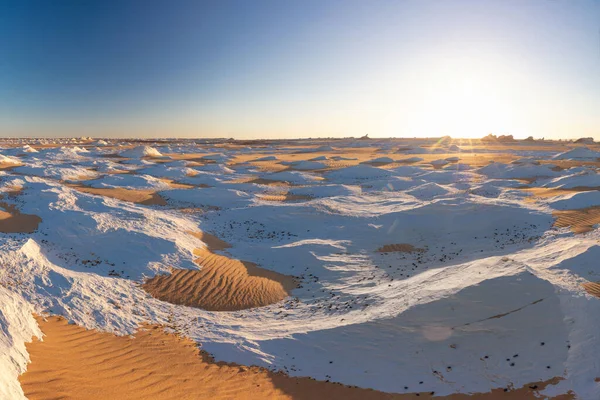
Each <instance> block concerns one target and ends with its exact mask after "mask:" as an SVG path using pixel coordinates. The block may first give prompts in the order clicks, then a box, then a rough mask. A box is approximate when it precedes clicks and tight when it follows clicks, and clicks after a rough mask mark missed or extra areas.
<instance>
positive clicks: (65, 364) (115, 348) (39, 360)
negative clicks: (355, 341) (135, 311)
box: [19, 316, 574, 400]
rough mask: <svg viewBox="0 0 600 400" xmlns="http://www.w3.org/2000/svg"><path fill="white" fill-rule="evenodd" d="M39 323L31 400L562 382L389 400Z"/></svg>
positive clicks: (486, 396) (142, 341)
mask: <svg viewBox="0 0 600 400" xmlns="http://www.w3.org/2000/svg"><path fill="white" fill-rule="evenodd" d="M37 321H38V323H39V324H40V327H41V329H42V332H43V333H44V337H43V340H41V341H40V340H34V341H33V342H31V343H28V344H27V351H28V352H29V354H30V357H31V363H30V364H29V365H28V367H27V371H26V372H25V373H24V374H22V375H21V376H20V377H19V381H20V383H21V386H22V388H23V391H24V392H25V395H26V396H27V398H28V399H30V400H51V399H64V400H78V399H86V400H105V399H115V400H141V399H156V400H176V399H177V400H178V399H189V400H192V399H204V398H211V399H217V400H221V399H223V400H224V399H248V400H250V399H252V400H254V399H256V400H263V399H282V400H283V399H286V400H312V399H332V400H333V399H336V400H338V399H339V400H341V399H344V400H392V399H397V400H408V399H414V398H420V399H440V400H472V399H481V400H499V399H520V400H538V399H539V398H540V397H539V396H540V395H539V392H540V391H542V390H543V389H544V388H545V387H546V386H547V385H549V384H556V383H557V382H558V381H559V379H558V378H556V379H552V380H549V381H546V382H536V383H531V384H528V385H525V386H523V387H522V388H518V389H508V390H506V389H496V390H493V391H492V392H489V393H479V394H473V395H464V394H457V395H450V396H435V393H423V392H421V393H411V394H389V393H383V392H378V391H375V390H370V389H359V388H353V387H348V386H344V385H340V384H335V383H329V382H323V381H316V380H313V379H308V378H291V377H288V376H287V375H285V374H282V373H273V372H270V371H268V370H265V369H263V368H258V367H246V366H240V365H236V364H229V363H223V362H214V361H213V359H212V358H211V357H210V356H209V355H208V354H206V353H205V352H202V351H200V350H199V349H198V347H197V345H196V344H195V343H194V342H192V341H191V340H189V339H185V338H181V337H179V336H176V335H174V334H169V333H165V331H164V330H163V328H161V327H157V326H144V327H142V328H140V329H139V330H138V331H137V332H136V333H135V334H134V335H133V336H115V335H112V334H110V333H101V332H97V331H94V330H86V329H84V328H82V327H79V326H77V325H73V324H69V323H68V322H67V321H66V320H65V319H64V318H60V317H54V316H52V317H47V318H42V317H38V318H37ZM554 399H555V400H569V399H574V397H573V396H570V395H563V396H559V397H555V398H554Z"/></svg>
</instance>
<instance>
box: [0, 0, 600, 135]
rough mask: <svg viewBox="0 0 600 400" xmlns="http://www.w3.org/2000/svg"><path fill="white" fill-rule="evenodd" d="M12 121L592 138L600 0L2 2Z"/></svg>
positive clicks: (1, 113)
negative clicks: (573, 0) (555, 0)
mask: <svg viewBox="0 0 600 400" xmlns="http://www.w3.org/2000/svg"><path fill="white" fill-rule="evenodd" d="M0 34H2V38H3V39H2V40H1V41H0V49H2V54H3V57H2V61H0V130H1V132H2V135H3V136H11V137H16V136H27V137H54V136H56V137H81V136H94V137H148V138H152V137H161V138H166V137H179V138H184V137H195V138H202V137H206V138H213V137H214V138H216V137H220V138H230V137H233V138H236V139H257V138H265V139H275V138H280V139H287V138H289V139H292V138H308V137H312V138H317V137H333V138H336V137H350V136H354V137H360V136H363V135H365V134H369V136H370V137H373V138H378V137H385V138H387V137H405V138H413V137H440V136H444V135H450V136H452V137H457V138H458V137H464V138H480V137H483V136H485V135H486V134H488V133H490V132H491V133H494V134H497V135H502V134H512V135H514V136H515V138H525V137H527V136H534V137H535V138H541V137H545V138H546V139H576V138H579V137H588V136H591V137H595V138H597V139H598V138H600V112H599V110H600V1H594V0H584V1H578V2H567V1H557V2H553V1H547V0H527V1H516V0H507V1H486V2H481V1H474V0H448V1H444V2H439V1H425V0H420V1H401V2H400V1H380V2H376V3H374V2H360V1H333V0H325V1H305V2H278V1H256V2H243V1H220V2H204V1H191V0H180V1H177V2H167V1H158V0H154V1H119V2H111V1H109V2H79V1H74V0H68V1H67V0H62V1H55V2H46V1H7V2H3V3H2V4H1V5H0Z"/></svg>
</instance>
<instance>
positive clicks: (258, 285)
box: [142, 249, 296, 311]
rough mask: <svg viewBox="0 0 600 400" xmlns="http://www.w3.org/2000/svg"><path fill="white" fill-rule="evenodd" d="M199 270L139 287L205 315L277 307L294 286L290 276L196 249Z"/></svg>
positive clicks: (159, 277) (179, 272) (162, 277)
mask: <svg viewBox="0 0 600 400" xmlns="http://www.w3.org/2000/svg"><path fill="white" fill-rule="evenodd" d="M195 254H196V255H197V256H199V259H197V260H196V262H197V263H198V264H201V265H202V269H201V270H187V269H174V270H172V272H171V274H170V275H156V276H155V277H153V278H151V279H149V280H147V281H146V282H145V283H144V284H143V285H142V287H143V288H144V290H146V291H147V292H148V293H150V294H151V295H152V296H154V297H156V298H157V299H160V300H163V301H167V302H169V303H173V304H180V305H186V306H191V307H198V308H202V309H204V310H209V311H236V310H245V309H248V308H254V307H262V306H266V305H269V304H273V303H277V302H278V301H281V300H283V299H284V298H286V297H287V296H289V294H290V292H291V291H292V289H294V288H295V287H296V283H295V281H294V279H293V278H292V277H291V276H287V275H283V274H279V273H277V272H274V271H269V270H266V269H263V268H259V267H257V266H256V264H253V263H250V262H245V261H239V260H234V259H231V258H228V257H225V256H221V255H217V254H213V253H212V252H211V251H209V250H206V249H197V250H196V252H195Z"/></svg>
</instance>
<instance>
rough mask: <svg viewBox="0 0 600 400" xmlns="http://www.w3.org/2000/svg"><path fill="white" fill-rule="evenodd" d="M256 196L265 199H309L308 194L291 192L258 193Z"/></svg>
mask: <svg viewBox="0 0 600 400" xmlns="http://www.w3.org/2000/svg"><path fill="white" fill-rule="evenodd" d="M256 197H258V198H259V199H261V200H265V201H283V202H285V201H306V200H310V199H311V197H310V196H306V195H301V194H292V193H269V194H259V195H257V196H256Z"/></svg>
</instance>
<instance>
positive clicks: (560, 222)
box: [552, 206, 600, 233]
mask: <svg viewBox="0 0 600 400" xmlns="http://www.w3.org/2000/svg"><path fill="white" fill-rule="evenodd" d="M552 215H554V217H555V218H556V221H555V222H554V226H556V227H558V228H566V227H568V228H571V230H572V231H573V233H586V232H589V231H592V230H593V229H594V225H596V224H600V206H594V207H588V208H580V209H577V210H565V211H555V212H553V213H552Z"/></svg>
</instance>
